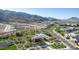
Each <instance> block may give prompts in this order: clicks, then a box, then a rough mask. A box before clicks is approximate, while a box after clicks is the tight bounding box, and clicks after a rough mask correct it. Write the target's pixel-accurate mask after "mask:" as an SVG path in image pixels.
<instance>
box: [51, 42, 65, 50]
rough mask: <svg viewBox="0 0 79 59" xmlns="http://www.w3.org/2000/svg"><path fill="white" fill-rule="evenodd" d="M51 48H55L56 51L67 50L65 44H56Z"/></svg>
mask: <svg viewBox="0 0 79 59" xmlns="http://www.w3.org/2000/svg"><path fill="white" fill-rule="evenodd" d="M51 47H52V48H55V49H61V48H66V46H65V45H64V44H63V43H61V44H58V43H54V44H53V45H51Z"/></svg>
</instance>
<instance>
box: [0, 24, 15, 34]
mask: <svg viewBox="0 0 79 59" xmlns="http://www.w3.org/2000/svg"><path fill="white" fill-rule="evenodd" d="M15 30H16V29H15V28H14V27H13V26H12V25H9V24H3V23H0V32H1V33H2V32H11V31H15Z"/></svg>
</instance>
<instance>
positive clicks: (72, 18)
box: [68, 17, 79, 20]
mask: <svg viewBox="0 0 79 59" xmlns="http://www.w3.org/2000/svg"><path fill="white" fill-rule="evenodd" d="M68 20H79V18H78V17H71V18H69V19H68Z"/></svg>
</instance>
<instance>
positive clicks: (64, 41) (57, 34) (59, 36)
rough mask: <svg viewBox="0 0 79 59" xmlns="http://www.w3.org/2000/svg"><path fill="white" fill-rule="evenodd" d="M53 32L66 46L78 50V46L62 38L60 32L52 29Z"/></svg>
mask: <svg viewBox="0 0 79 59" xmlns="http://www.w3.org/2000/svg"><path fill="white" fill-rule="evenodd" d="M53 33H54V34H55V35H56V36H57V37H58V38H59V39H60V40H61V41H62V42H63V43H65V44H66V45H67V46H68V47H70V49H76V50H78V49H79V48H77V47H75V46H74V45H72V44H71V43H69V42H68V41H67V40H66V38H64V37H63V36H62V35H61V34H60V33H57V32H56V31H54V30H53Z"/></svg>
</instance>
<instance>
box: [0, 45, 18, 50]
mask: <svg viewBox="0 0 79 59" xmlns="http://www.w3.org/2000/svg"><path fill="white" fill-rule="evenodd" d="M0 50H17V48H16V46H15V45H12V46H7V47H4V48H0Z"/></svg>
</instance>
